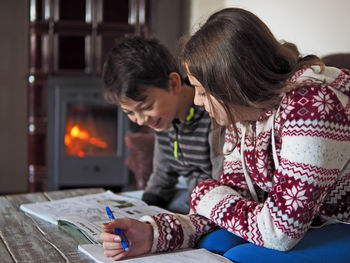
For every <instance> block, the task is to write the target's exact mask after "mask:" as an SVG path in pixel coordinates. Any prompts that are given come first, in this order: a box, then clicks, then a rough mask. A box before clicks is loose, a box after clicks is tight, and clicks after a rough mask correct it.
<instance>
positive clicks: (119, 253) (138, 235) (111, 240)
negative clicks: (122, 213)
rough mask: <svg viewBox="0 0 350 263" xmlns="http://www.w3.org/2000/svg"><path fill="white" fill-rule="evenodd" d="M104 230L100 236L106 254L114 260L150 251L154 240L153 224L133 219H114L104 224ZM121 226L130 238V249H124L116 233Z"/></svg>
mask: <svg viewBox="0 0 350 263" xmlns="http://www.w3.org/2000/svg"><path fill="white" fill-rule="evenodd" d="M102 228H103V232H102V233H101V234H100V238H101V239H102V241H103V248H104V255H105V256H106V257H111V258H112V259H113V260H119V259H122V258H124V257H131V256H138V255H142V254H145V253H148V252H150V250H151V248H152V242H153V228H152V225H150V224H147V223H144V222H141V221H138V220H135V219H131V218H121V219H114V220H112V221H111V222H109V223H106V224H103V225H102ZM114 228H119V229H120V230H122V231H123V232H124V235H125V236H126V237H127V239H128V240H129V250H128V251H124V249H123V247H122V245H121V243H120V241H121V237H120V236H118V235H116V234H115V233H114Z"/></svg>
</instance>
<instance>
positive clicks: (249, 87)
mask: <svg viewBox="0 0 350 263" xmlns="http://www.w3.org/2000/svg"><path fill="white" fill-rule="evenodd" d="M181 60H182V62H183V64H184V65H187V67H188V70H189V71H190V73H191V74H192V75H193V76H194V77H195V78H196V79H197V80H198V81H199V82H200V83H201V84H202V85H203V87H204V89H205V90H206V93H207V94H210V95H212V96H213V97H215V98H216V99H217V100H218V101H219V103H220V104H221V105H222V106H223V108H224V109H225V111H226V114H227V116H228V117H229V120H230V122H231V124H232V125H233V127H234V128H235V122H236V121H235V120H234V115H235V114H239V113H238V112H234V105H241V106H246V107H250V108H254V109H261V110H263V109H276V108H277V107H278V105H279V104H280V101H281V95H282V94H283V93H284V92H286V90H287V89H290V88H291V87H290V83H289V82H288V80H289V79H290V77H291V76H293V75H294V74H295V72H296V71H298V70H300V69H302V68H304V67H310V66H311V65H314V64H318V65H321V66H322V62H321V61H320V59H319V58H318V57H317V56H314V55H309V56H306V57H301V56H300V54H299V51H298V49H297V47H296V46H295V45H294V44H292V43H288V42H284V43H281V42H279V41H277V40H276V38H275V37H274V36H273V34H272V33H271V31H270V30H269V28H268V27H267V26H266V25H265V24H264V23H263V22H262V21H261V20H260V19H259V18H258V17H257V16H255V15H254V14H252V13H251V12H249V11H246V10H244V9H240V8H227V9H223V10H221V11H218V12H216V13H214V14H213V15H211V16H210V17H209V19H208V20H207V21H206V23H205V24H204V25H203V26H202V27H201V28H200V29H199V30H198V31H197V32H196V33H195V34H194V35H193V36H192V37H191V38H190V39H189V40H188V41H187V42H186V44H185V45H184V46H183V49H182V52H181ZM235 129H236V128H235Z"/></svg>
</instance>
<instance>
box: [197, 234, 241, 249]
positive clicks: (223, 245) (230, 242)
mask: <svg viewBox="0 0 350 263" xmlns="http://www.w3.org/2000/svg"><path fill="white" fill-rule="evenodd" d="M244 243H247V241H246V240H244V239H243V238H241V237H239V236H236V235H234V234H232V233H231V232H228V231H227V230H225V229H220V230H217V231H214V232H211V233H209V234H207V235H205V236H204V237H203V238H202V239H201V240H200V241H199V243H198V247H199V248H206V249H208V250H210V251H211V252H214V253H217V254H224V253H225V252H226V251H228V250H229V249H231V248H233V247H235V246H237V245H240V244H244Z"/></svg>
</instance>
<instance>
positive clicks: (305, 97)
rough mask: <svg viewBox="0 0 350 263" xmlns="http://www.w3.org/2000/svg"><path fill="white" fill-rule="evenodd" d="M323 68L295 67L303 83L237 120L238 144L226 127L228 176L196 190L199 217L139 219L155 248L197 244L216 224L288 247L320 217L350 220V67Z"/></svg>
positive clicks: (252, 239) (276, 246) (193, 201)
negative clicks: (273, 104) (249, 119)
mask: <svg viewBox="0 0 350 263" xmlns="http://www.w3.org/2000/svg"><path fill="white" fill-rule="evenodd" d="M318 72H319V67H314V68H313V69H311V68H309V69H305V70H301V71H299V72H297V73H296V74H295V75H294V76H293V78H292V81H293V82H298V83H304V82H305V85H303V86H302V87H299V88H297V89H295V90H294V91H291V92H288V93H287V94H285V95H284V96H283V99H282V102H281V104H280V107H279V109H278V110H277V111H273V112H272V111H269V112H264V113H263V114H262V115H261V116H260V118H259V120H258V121H256V122H254V123H237V128H238V138H239V139H238V143H237V145H236V147H234V143H235V142H236V140H235V134H234V132H233V130H232V129H230V128H228V129H227V131H226V139H225V145H224V153H225V152H226V153H227V155H226V156H225V161H224V171H223V174H222V176H221V177H220V181H219V182H218V181H215V180H213V179H209V180H206V181H204V182H202V183H200V184H199V185H198V186H197V187H196V188H195V189H194V190H193V192H192V195H191V207H192V209H193V211H194V212H195V213H196V214H193V215H190V216H188V215H179V214H159V215H155V216H146V217H143V218H141V220H142V221H148V222H150V223H151V224H152V226H153V229H154V238H153V247H152V252H158V251H167V250H173V249H177V248H186V247H193V246H194V245H195V244H196V242H197V241H198V239H199V238H200V237H201V236H203V235H204V234H206V233H208V232H210V231H212V230H214V229H216V228H217V227H218V226H219V227H222V228H225V229H227V230H228V231H230V232H232V233H234V234H236V235H238V236H240V237H242V238H244V239H246V240H248V241H249V242H252V243H254V244H257V245H260V246H264V247H268V248H272V249H276V250H281V251H286V250H289V249H291V248H292V247H293V246H295V244H296V243H297V242H298V241H299V240H300V239H301V238H302V237H303V236H304V234H305V233H306V232H307V230H308V229H309V228H310V226H311V224H312V222H313V221H314V219H315V218H316V217H317V218H322V219H323V220H324V219H325V220H328V221H335V220H339V221H344V222H350V162H349V160H350V100H349V96H350V71H349V70H342V71H340V70H339V69H336V68H330V67H326V69H325V71H324V72H323V73H320V74H319V73H318ZM272 128H273V130H272ZM272 137H274V138H272ZM242 142H243V143H242ZM242 145H243V149H242ZM245 174H246V175H245ZM249 181H250V182H249ZM249 185H250V187H251V188H253V189H250V188H249Z"/></svg>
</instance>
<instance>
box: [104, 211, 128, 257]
mask: <svg viewBox="0 0 350 263" xmlns="http://www.w3.org/2000/svg"><path fill="white" fill-rule="evenodd" d="M106 212H107V215H108V217H109V219H110V220H113V219H115V217H114V215H113V212H112V210H111V209H110V208H109V207H108V206H106ZM114 233H115V234H117V235H118V236H120V237H121V239H122V240H121V242H120V243H121V244H122V246H123V248H124V250H125V251H128V250H129V241H128V239H127V238H126V236H125V235H124V233H123V231H121V230H120V229H119V228H114Z"/></svg>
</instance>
